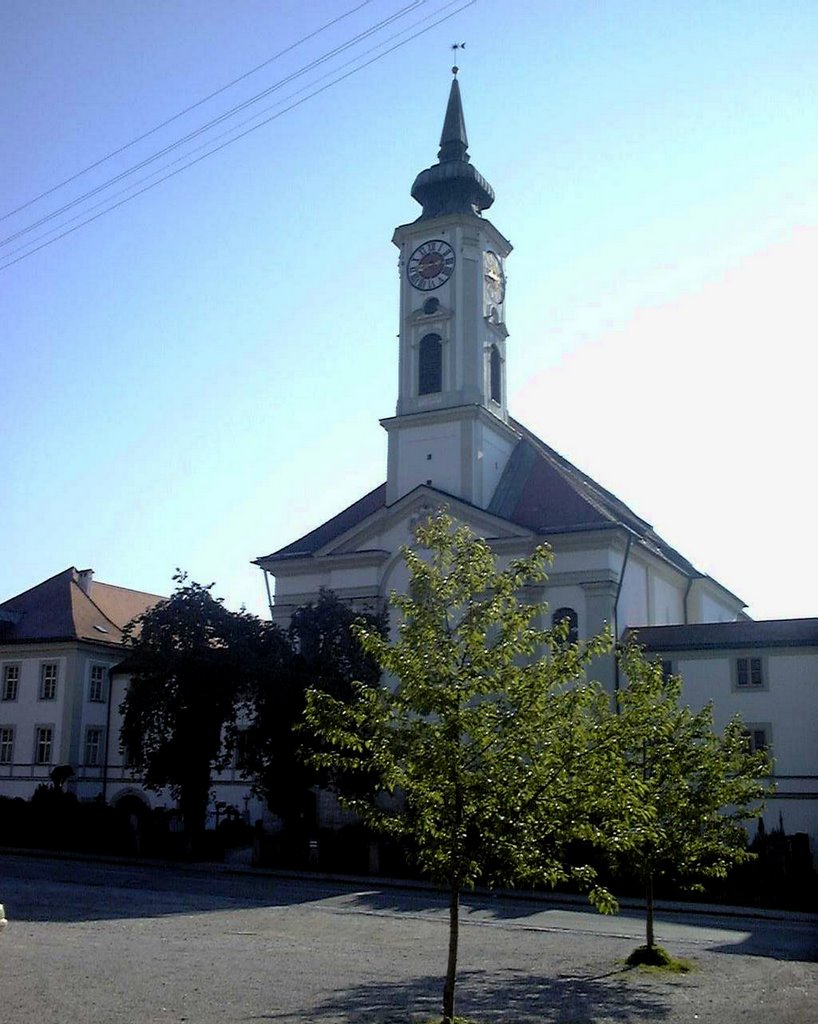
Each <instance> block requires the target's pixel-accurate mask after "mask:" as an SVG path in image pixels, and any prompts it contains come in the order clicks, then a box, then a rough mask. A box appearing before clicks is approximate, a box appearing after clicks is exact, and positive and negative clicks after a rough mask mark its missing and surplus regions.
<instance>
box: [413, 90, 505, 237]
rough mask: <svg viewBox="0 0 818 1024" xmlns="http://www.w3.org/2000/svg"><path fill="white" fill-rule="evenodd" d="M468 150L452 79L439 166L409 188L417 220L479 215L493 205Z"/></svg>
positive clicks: (461, 112)
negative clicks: (419, 209) (420, 209)
mask: <svg viewBox="0 0 818 1024" xmlns="http://www.w3.org/2000/svg"><path fill="white" fill-rule="evenodd" d="M468 146H469V140H468V138H467V137H466V122H465V119H464V117H463V106H462V104H461V102H460V86H459V85H458V84H457V78H454V79H453V80H452V88H451V92H450V93H449V103H448V106H447V107H446V117H445V120H444V121H443V131H442V133H441V136H440V150H439V151H438V154H437V159H438V162H437V163H436V164H433V165H432V166H431V167H427V168H426V170H425V171H421V172H420V174H419V175H418V176H417V177H416V178H415V183H414V185H413V186H412V198H413V199H416V200H417V202H419V203H420V205H421V206H422V207H423V213H422V214H421V215H420V217H419V218H418V219H419V220H424V219H426V218H429V217H442V216H444V215H445V214H449V213H471V214H479V213H480V212H481V211H482V210H487V209H488V208H489V207H490V206H491V204H492V203H493V202H494V189H492V187H491V185H489V183H488V182H487V181H486V179H485V178H484V177H483V175H482V174H481V173H480V172H479V171H478V170H477V169H476V168H475V167H473V166H472V164H471V163H470V157H469V154H468V152H467V149H468Z"/></svg>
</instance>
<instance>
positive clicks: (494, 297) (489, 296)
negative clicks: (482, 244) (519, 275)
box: [483, 249, 506, 306]
mask: <svg viewBox="0 0 818 1024" xmlns="http://www.w3.org/2000/svg"><path fill="white" fill-rule="evenodd" d="M483 282H484V286H485V292H486V301H487V302H489V303H492V304H493V305H495V306H499V305H500V304H501V303H502V301H503V299H504V298H505V297H506V278H505V274H504V273H503V264H502V263H501V262H500V257H499V256H498V255H497V253H496V252H492V251H491V249H487V250H486V252H484V253H483Z"/></svg>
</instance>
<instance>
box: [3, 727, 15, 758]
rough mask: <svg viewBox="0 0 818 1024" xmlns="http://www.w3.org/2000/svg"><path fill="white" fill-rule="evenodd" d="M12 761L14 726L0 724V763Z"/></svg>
mask: <svg viewBox="0 0 818 1024" xmlns="http://www.w3.org/2000/svg"><path fill="white" fill-rule="evenodd" d="M13 763H14V726H13V725H0V764H13Z"/></svg>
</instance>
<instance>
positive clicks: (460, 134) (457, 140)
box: [437, 76, 469, 163]
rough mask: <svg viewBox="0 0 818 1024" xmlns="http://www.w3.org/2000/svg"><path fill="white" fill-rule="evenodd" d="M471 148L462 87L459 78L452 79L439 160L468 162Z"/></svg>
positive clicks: (442, 161)
mask: <svg viewBox="0 0 818 1024" xmlns="http://www.w3.org/2000/svg"><path fill="white" fill-rule="evenodd" d="M468 148H469V140H468V137H467V135H466V119H465V118H464V117H463V104H462V103H461V102H460V86H459V85H458V84H457V77H456V76H455V77H454V78H453V79H452V88H451V90H450V92H449V103H448V105H447V107H446V117H445V119H444V121H443V131H442V132H441V134H440V152H439V153H438V154H437V158H438V160H439V161H440V162H441V163H444V161H447V160H465V161H468V159H469V155H468V153H467V152H466V150H467V149H468Z"/></svg>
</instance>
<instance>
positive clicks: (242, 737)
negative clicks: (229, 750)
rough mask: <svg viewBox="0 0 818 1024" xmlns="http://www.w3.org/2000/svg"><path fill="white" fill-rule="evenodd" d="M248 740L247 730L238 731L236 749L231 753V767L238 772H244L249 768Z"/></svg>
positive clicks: (248, 733)
mask: <svg viewBox="0 0 818 1024" xmlns="http://www.w3.org/2000/svg"><path fill="white" fill-rule="evenodd" d="M249 740H250V732H249V730H248V729H239V730H238V732H237V733H236V747H235V749H234V751H233V767H234V768H236V769H237V770H238V771H244V770H246V769H247V767H248V766H249V752H250V751H249V747H250V743H249Z"/></svg>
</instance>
